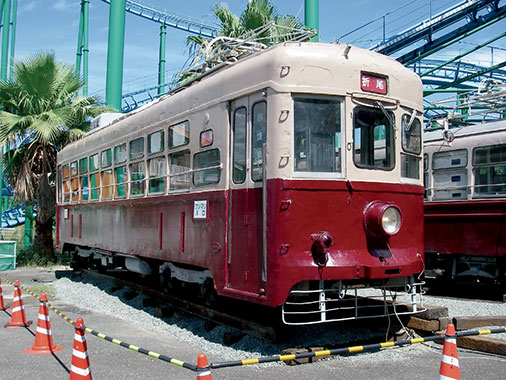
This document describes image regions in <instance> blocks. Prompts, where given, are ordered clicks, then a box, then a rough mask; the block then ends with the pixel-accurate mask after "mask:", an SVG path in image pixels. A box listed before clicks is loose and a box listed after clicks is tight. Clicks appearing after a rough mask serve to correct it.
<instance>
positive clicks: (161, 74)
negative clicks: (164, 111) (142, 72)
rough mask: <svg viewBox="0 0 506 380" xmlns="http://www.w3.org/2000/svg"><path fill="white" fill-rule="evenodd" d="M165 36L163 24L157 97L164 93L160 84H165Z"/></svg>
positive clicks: (161, 26)
mask: <svg viewBox="0 0 506 380" xmlns="http://www.w3.org/2000/svg"><path fill="white" fill-rule="evenodd" d="M166 35H167V26H166V25H165V24H162V25H160V53H159V62H158V86H159V87H158V95H161V94H163V93H164V92H165V87H162V84H164V83H165V37H166Z"/></svg>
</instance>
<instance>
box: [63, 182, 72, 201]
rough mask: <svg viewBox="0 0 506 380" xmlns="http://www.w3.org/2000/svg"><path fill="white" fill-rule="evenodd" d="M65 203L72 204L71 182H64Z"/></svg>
mask: <svg viewBox="0 0 506 380" xmlns="http://www.w3.org/2000/svg"><path fill="white" fill-rule="evenodd" d="M63 202H70V180H66V181H63Z"/></svg>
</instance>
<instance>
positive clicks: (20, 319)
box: [5, 280, 32, 329]
mask: <svg viewBox="0 0 506 380" xmlns="http://www.w3.org/2000/svg"><path fill="white" fill-rule="evenodd" d="M31 324H32V321H27V320H26V316H25V306H24V305H23V296H22V295H21V289H20V288H19V280H16V282H15V283H14V299H13V300H12V314H11V320H10V321H9V322H8V323H7V324H6V325H5V328H7V329H9V328H16V327H29V326H30V325H31Z"/></svg>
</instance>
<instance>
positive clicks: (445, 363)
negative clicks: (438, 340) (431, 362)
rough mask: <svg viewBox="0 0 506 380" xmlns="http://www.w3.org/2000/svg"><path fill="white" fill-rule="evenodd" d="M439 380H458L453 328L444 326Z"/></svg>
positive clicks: (455, 340) (457, 359)
mask: <svg viewBox="0 0 506 380" xmlns="http://www.w3.org/2000/svg"><path fill="white" fill-rule="evenodd" d="M439 380H460V367H459V355H458V352H457V337H456V334H455V326H454V325H453V324H452V323H449V324H448V325H447V326H446V338H445V342H444V345H443V357H442V359H441V366H440V367H439Z"/></svg>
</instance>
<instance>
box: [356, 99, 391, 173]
mask: <svg viewBox="0 0 506 380" xmlns="http://www.w3.org/2000/svg"><path fill="white" fill-rule="evenodd" d="M385 112H386V114H385V113H384V112H383V110H380V109H377V108H369V107H362V106H359V107H355V109H354V111H353V161H354V162H355V165H356V166H357V167H359V168H366V169H380V170H392V169H393V168H394V166H395V151H394V130H393V125H392V124H393V123H392V122H391V121H390V120H392V121H393V120H394V115H393V113H392V112H391V111H386V110H385ZM387 115H388V117H387Z"/></svg>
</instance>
